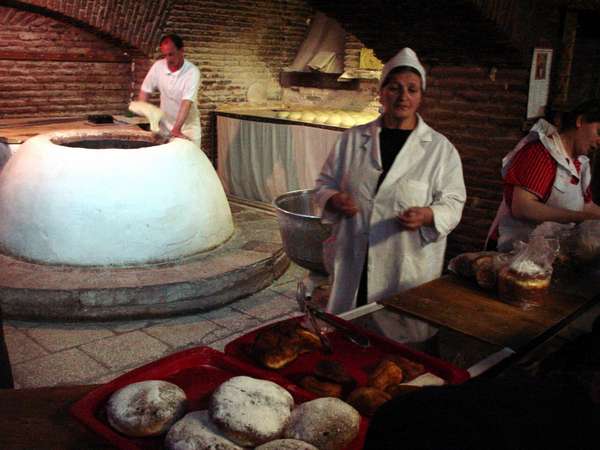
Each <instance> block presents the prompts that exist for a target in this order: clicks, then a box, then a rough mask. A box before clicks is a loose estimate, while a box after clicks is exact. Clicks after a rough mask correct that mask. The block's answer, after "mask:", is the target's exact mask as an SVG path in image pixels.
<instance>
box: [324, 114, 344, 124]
mask: <svg viewBox="0 0 600 450" xmlns="http://www.w3.org/2000/svg"><path fill="white" fill-rule="evenodd" d="M340 123H342V118H341V117H340V115H339V114H337V113H335V114H332V115H330V116H329V119H327V124H328V125H334V126H338V125H339V124H340Z"/></svg>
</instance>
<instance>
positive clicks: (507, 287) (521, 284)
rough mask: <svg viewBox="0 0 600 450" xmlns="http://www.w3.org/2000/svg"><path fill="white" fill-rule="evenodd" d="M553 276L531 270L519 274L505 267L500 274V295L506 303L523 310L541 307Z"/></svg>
mask: <svg viewBox="0 0 600 450" xmlns="http://www.w3.org/2000/svg"><path fill="white" fill-rule="evenodd" d="M550 279H551V275H549V274H545V273H543V272H539V271H534V270H531V273H525V272H519V271H517V270H515V269H514V268H512V267H511V266H505V267H503V268H502V269H500V272H499V273H498V294H499V296H500V299H501V300H502V301H504V302H507V303H510V304H513V305H516V306H519V307H521V308H523V309H527V308H530V307H535V306H537V305H540V304H541V303H542V302H543V301H544V298H545V297H546V295H547V294H548V291H549V289H550Z"/></svg>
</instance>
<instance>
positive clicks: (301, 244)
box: [273, 189, 331, 274]
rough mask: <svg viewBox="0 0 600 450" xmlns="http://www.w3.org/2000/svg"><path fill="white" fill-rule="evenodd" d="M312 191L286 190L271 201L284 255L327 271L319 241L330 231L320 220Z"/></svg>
mask: <svg viewBox="0 0 600 450" xmlns="http://www.w3.org/2000/svg"><path fill="white" fill-rule="evenodd" d="M314 194H315V191H314V189H305V190H301V191H292V192H287V193H285V194H282V195H280V196H279V197H277V198H276V199H275V200H274V201H273V205H274V206H275V210H276V211H277V220H278V222H279V231H280V232H281V240H282V241H283V249H284V250H285V253H286V254H287V255H288V257H289V258H290V259H291V260H292V261H294V262H295V263H296V264H298V265H299V266H301V267H304V268H305V269H309V270H313V271H316V272H320V273H323V274H327V270H326V269H325V265H324V264H323V241H324V240H325V239H327V238H328V237H329V235H330V234H331V227H330V226H327V225H323V224H322V223H321V218H320V215H321V214H320V211H319V206H318V205H317V202H316V201H315V197H314Z"/></svg>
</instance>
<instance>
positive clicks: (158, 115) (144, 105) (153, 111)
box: [129, 101, 165, 133]
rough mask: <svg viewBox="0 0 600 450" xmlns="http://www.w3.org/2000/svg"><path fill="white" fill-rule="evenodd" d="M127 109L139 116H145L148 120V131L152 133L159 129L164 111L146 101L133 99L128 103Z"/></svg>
mask: <svg viewBox="0 0 600 450" xmlns="http://www.w3.org/2000/svg"><path fill="white" fill-rule="evenodd" d="M129 111H131V112H132V113H134V114H137V115H139V116H146V118H147V119H148V122H150V131H152V132H153V133H158V132H159V131H160V126H159V124H160V120H161V119H162V118H163V116H164V115H165V113H164V112H163V110H162V109H160V108H159V107H158V106H154V105H153V104H152V103H148V102H140V101H134V102H131V103H129Z"/></svg>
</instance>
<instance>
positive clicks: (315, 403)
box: [283, 397, 360, 450]
mask: <svg viewBox="0 0 600 450" xmlns="http://www.w3.org/2000/svg"><path fill="white" fill-rule="evenodd" d="M359 424H360V414H359V413H358V411H356V409H354V408H353V407H352V406H350V405H349V404H348V403H346V402H343V401H342V400H340V399H339V398H332V397H324V398H318V399H316V400H311V401H309V402H306V403H302V404H301V405H299V406H297V407H296V408H295V409H294V410H293V411H292V416H291V418H290V421H289V423H288V424H287V426H286V427H285V431H284V432H283V436H284V437H286V438H291V439H298V440H301V441H305V442H308V443H310V444H312V445H314V446H315V447H317V448H318V449H319V450H340V449H343V448H345V447H346V446H347V445H348V444H350V442H352V440H353V439H354V438H355V437H356V436H357V435H358V429H359Z"/></svg>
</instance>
